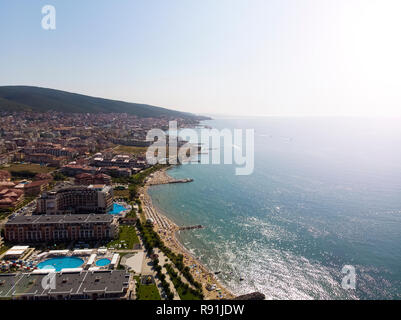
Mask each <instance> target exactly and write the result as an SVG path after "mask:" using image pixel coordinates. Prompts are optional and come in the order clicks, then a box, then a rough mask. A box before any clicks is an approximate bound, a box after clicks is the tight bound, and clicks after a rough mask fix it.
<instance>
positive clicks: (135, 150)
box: [115, 146, 147, 155]
mask: <svg viewBox="0 0 401 320" xmlns="http://www.w3.org/2000/svg"><path fill="white" fill-rule="evenodd" d="M146 149H147V148H146V147H132V146H118V147H117V148H116V149H115V150H116V151H117V152H123V153H129V154H133V155H136V154H141V153H142V154H144V153H145V152H146Z"/></svg>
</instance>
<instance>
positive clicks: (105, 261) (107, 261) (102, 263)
mask: <svg viewBox="0 0 401 320" xmlns="http://www.w3.org/2000/svg"><path fill="white" fill-rule="evenodd" d="M110 262H111V261H110V259H107V258H104V259H99V260H98V261H96V265H97V266H98V267H104V266H107V265H109V264H110Z"/></svg>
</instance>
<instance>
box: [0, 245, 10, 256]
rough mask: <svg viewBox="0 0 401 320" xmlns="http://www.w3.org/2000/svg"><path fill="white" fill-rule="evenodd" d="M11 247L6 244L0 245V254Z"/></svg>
mask: <svg viewBox="0 0 401 320" xmlns="http://www.w3.org/2000/svg"><path fill="white" fill-rule="evenodd" d="M10 248H11V247H9V246H7V245H2V246H1V247H0V255H2V254H3V253H4V252H6V251H7V250H8V249H10Z"/></svg>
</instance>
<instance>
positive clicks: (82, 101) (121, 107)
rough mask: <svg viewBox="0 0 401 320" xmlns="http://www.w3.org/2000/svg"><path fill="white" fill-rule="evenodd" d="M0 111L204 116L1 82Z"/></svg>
mask: <svg viewBox="0 0 401 320" xmlns="http://www.w3.org/2000/svg"><path fill="white" fill-rule="evenodd" d="M0 111H35V112H47V111H59V112H66V113H128V114H133V115H137V116H138V117H142V118H147V117H154V118H160V117H183V118H192V119H199V120H202V119H205V118H204V117H199V116H196V115H194V114H191V113H186V112H179V111H174V110H169V109H165V108H160V107H155V106H151V105H147V104H139V103H130V102H124V101H117V100H109V99H102V98H95V97H90V96H86V95H82V94H76V93H71V92H66V91H61V90H54V89H47V88H39V87H30V86H0Z"/></svg>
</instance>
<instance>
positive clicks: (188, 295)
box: [170, 276, 200, 300]
mask: <svg viewBox="0 0 401 320" xmlns="http://www.w3.org/2000/svg"><path fill="white" fill-rule="evenodd" d="M170 279H171V281H172V282H173V284H174V287H175V290H177V293H178V295H179V296H180V298H181V300H200V298H199V297H197V296H195V295H193V294H192V292H191V291H190V290H185V288H184V287H182V286H179V284H178V282H177V280H176V279H175V278H173V277H171V276H170Z"/></svg>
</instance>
